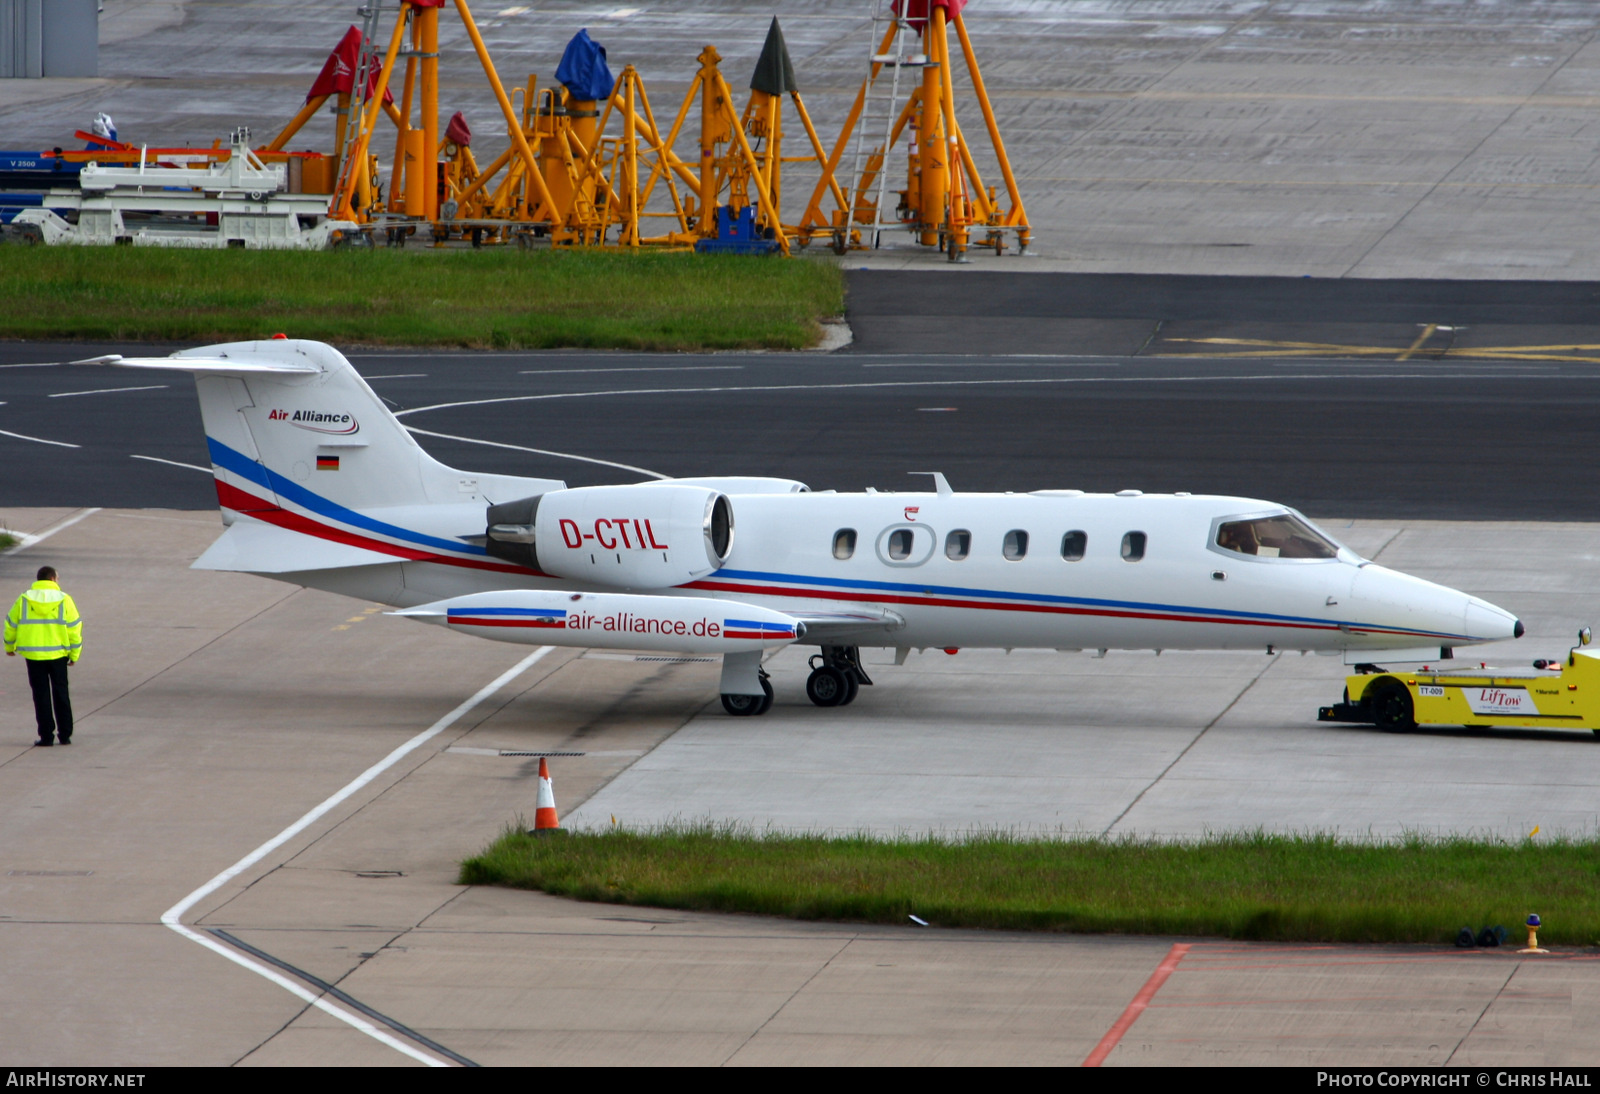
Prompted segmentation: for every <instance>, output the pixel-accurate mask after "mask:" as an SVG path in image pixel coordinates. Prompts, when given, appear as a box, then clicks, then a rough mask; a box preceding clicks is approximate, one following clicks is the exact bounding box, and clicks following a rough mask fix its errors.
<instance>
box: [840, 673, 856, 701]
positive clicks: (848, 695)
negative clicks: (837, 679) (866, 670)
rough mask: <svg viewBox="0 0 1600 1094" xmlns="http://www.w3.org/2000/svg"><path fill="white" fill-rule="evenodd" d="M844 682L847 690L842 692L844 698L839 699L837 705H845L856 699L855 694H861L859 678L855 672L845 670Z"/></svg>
mask: <svg viewBox="0 0 1600 1094" xmlns="http://www.w3.org/2000/svg"><path fill="white" fill-rule="evenodd" d="M844 682H845V685H846V689H847V690H846V691H845V693H844V698H843V699H840V700H839V705H840V706H842V707H847V706H849V705H850V704H851V703H853V702H855V701H856V696H857V695H860V694H861V680H860V678H859V677H857V676H856V674H855V673H853V672H846V673H845V674H844Z"/></svg>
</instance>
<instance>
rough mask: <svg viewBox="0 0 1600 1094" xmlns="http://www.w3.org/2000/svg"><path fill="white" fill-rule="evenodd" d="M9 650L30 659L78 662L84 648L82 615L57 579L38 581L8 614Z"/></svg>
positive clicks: (8, 651)
mask: <svg viewBox="0 0 1600 1094" xmlns="http://www.w3.org/2000/svg"><path fill="white" fill-rule="evenodd" d="M5 639H6V652H7V653H20V654H22V656H24V657H26V658H27V659H28V660H29V661H54V660H56V659H58V658H60V657H63V656H64V657H66V658H67V659H68V660H69V661H76V660H77V659H78V654H79V653H81V652H82V651H83V618H82V617H81V616H79V615H78V606H77V605H76V604H74V603H73V602H72V597H70V596H68V595H67V594H66V593H64V592H62V591H61V586H59V585H57V584H56V583H55V582H54V581H35V582H34V583H33V587H32V588H30V589H29V590H28V591H27V592H25V593H23V594H22V595H21V596H19V597H17V602H16V603H15V604H13V605H11V611H10V612H8V613H7V614H6V635H5Z"/></svg>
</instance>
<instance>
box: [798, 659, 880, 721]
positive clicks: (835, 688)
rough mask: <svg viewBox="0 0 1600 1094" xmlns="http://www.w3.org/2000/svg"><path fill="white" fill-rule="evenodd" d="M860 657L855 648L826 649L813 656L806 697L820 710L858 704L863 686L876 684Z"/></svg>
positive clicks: (807, 680)
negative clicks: (857, 700)
mask: <svg viewBox="0 0 1600 1094" xmlns="http://www.w3.org/2000/svg"><path fill="white" fill-rule="evenodd" d="M860 654H861V651H860V650H859V649H858V648H857V647H855V646H823V647H822V652H821V653H816V654H812V655H811V661H810V664H811V675H810V676H809V677H807V678H806V698H808V699H810V700H811V701H812V702H813V703H815V704H817V706H819V707H844V706H849V705H850V704H851V703H853V702H855V699H856V695H857V693H859V692H860V691H861V685H862V684H871V683H872V681H871V679H869V678H868V676H867V674H866V672H865V671H864V670H863V669H862V668H861V657H860ZM818 662H821V664H818Z"/></svg>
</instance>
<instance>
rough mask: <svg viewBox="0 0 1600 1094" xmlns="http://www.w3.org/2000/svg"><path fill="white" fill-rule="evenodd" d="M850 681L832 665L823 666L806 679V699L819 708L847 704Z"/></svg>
mask: <svg viewBox="0 0 1600 1094" xmlns="http://www.w3.org/2000/svg"><path fill="white" fill-rule="evenodd" d="M849 694H850V681H849V679H848V678H847V677H846V675H845V674H844V673H843V672H840V671H839V670H838V669H836V668H834V667H833V666H832V665H823V666H822V667H821V668H818V669H816V670H815V671H813V672H812V673H811V675H810V676H808V677H806V698H807V699H810V700H811V701H812V702H813V703H815V704H816V705H817V706H819V707H836V706H841V705H843V704H844V703H847V702H849V700H848V699H847V698H846V696H847V695H849Z"/></svg>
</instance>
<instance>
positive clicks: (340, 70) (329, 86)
mask: <svg viewBox="0 0 1600 1094" xmlns="http://www.w3.org/2000/svg"><path fill="white" fill-rule="evenodd" d="M360 62H361V31H360V30H358V29H357V28H355V27H351V28H350V29H349V30H347V31H345V32H344V37H343V38H340V39H339V44H338V45H336V46H334V47H333V52H332V53H330V54H328V59H327V61H325V62H323V65H322V71H321V72H319V73H317V78H316V80H315V81H313V82H312V84H311V90H310V91H308V92H306V102H310V101H311V100H312V99H315V98H319V97H321V96H323V95H333V94H336V93H338V92H342V91H353V90H354V89H355V86H356V66H357V65H359V64H360ZM377 84H378V69H377V67H376V66H375V67H374V68H373V69H372V71H371V72H369V73H368V74H367V90H368V91H369V92H370V91H371V90H372V89H373V88H374V87H376V86H377ZM383 101H384V103H385V104H388V103H392V102H394V93H393V92H391V91H390V90H389V89H388V88H384V89H383Z"/></svg>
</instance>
